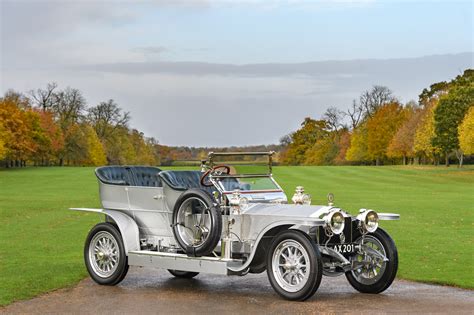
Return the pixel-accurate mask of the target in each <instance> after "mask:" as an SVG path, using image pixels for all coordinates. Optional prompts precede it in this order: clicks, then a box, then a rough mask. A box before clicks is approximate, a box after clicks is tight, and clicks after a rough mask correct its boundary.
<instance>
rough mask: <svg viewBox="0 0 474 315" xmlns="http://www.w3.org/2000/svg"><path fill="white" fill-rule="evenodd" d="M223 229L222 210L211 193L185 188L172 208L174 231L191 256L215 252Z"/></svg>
mask: <svg viewBox="0 0 474 315" xmlns="http://www.w3.org/2000/svg"><path fill="white" fill-rule="evenodd" d="M221 232H222V214H221V212H220V209H219V207H218V206H217V205H215V204H214V202H213V200H212V198H211V196H210V195H209V194H208V193H207V192H205V191H203V190H200V189H190V190H188V191H186V192H184V193H183V194H182V195H181V196H180V197H179V198H178V200H177V201H176V205H175V208H174V212H173V233H174V236H175V238H176V240H177V241H178V243H179V245H180V246H181V248H182V249H183V250H184V251H185V252H186V253H187V254H188V255H191V256H204V255H208V254H210V253H212V251H213V250H214V248H215V247H216V246H217V243H218V242H219V238H220V236H221Z"/></svg>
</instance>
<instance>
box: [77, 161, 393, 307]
mask: <svg viewBox="0 0 474 315" xmlns="http://www.w3.org/2000/svg"><path fill="white" fill-rule="evenodd" d="M272 155H273V152H254V153H210V154H209V156H208V158H207V160H204V161H203V162H202V170H201V171H182V170H164V171H162V170H160V169H159V168H157V167H148V166H104V167H100V168H97V169H96V172H95V173H96V175H97V178H98V180H99V191H100V198H101V202H102V209H90V208H73V210H81V211H92V212H97V213H99V214H104V215H105V222H103V223H99V224H97V225H96V226H94V227H93V228H92V230H91V231H90V232H89V235H88V236H87V239H86V243H85V247H84V259H85V264H86V267H87V270H88V272H89V274H90V276H91V278H92V279H93V280H94V281H95V282H97V283H98V284H103V285H115V284H118V283H119V282H120V281H122V279H123V278H124V277H125V275H126V274H127V271H128V268H129V266H146V267H157V268H164V269H168V271H169V272H170V273H171V274H172V275H173V276H176V277H183V278H192V277H194V276H196V275H197V274H198V273H200V272H201V273H212V274H221V275H237V276H244V275H246V274H247V273H261V272H264V271H265V270H266V271H267V275H268V278H269V280H270V283H271V285H272V286H273V288H274V289H275V291H276V292H277V293H278V294H280V295H281V296H282V297H284V298H286V299H289V300H300V301H302V300H305V299H307V298H309V297H311V296H312V295H313V294H314V293H315V292H316V290H317V289H318V287H319V284H320V282H321V277H322V276H323V275H325V276H329V277H333V276H339V275H345V276H346V277H347V279H348V281H349V283H350V284H351V285H352V286H353V287H354V288H355V289H357V290H358V291H360V292H364V293H379V292H382V291H384V290H385V289H387V288H388V287H389V286H390V285H391V283H392V282H393V280H394V278H395V275H396V273H397V268H398V255H397V249H396V247H395V243H394V241H393V240H392V239H391V238H390V236H389V235H388V234H387V233H386V232H385V231H384V230H382V229H381V228H379V227H378V225H379V221H380V220H397V219H399V215H397V214H389V213H377V212H375V211H374V210H370V209H360V211H359V213H358V214H357V215H355V216H353V215H350V214H349V213H348V212H346V211H345V210H343V209H340V208H338V207H335V206H334V204H333V196H332V194H329V195H328V205H318V206H317V205H311V197H310V196H309V195H308V194H305V192H304V189H303V187H301V186H298V187H297V188H296V192H295V194H294V195H293V197H292V198H291V199H292V200H291V201H292V204H289V203H288V200H287V197H286V195H285V193H284V191H283V190H282V188H281V187H280V186H279V185H278V183H277V182H276V181H275V179H274V178H273V176H272ZM246 157H247V158H248V157H250V159H247V160H251V159H253V160H259V161H262V159H264V160H265V164H264V165H265V168H264V171H259V172H257V173H255V172H253V173H251V174H247V172H245V173H246V174H242V173H239V172H238V171H237V170H238V168H236V167H234V166H230V165H229V164H226V163H225V161H229V160H230V159H231V158H232V159H234V160H245V158H246ZM218 160H223V161H224V162H220V163H218ZM243 169H244V170H245V169H246V168H243ZM247 169H249V168H247Z"/></svg>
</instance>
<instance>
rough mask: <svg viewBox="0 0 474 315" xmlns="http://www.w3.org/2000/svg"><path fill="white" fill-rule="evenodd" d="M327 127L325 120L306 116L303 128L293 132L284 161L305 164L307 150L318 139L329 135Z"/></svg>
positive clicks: (291, 163)
mask: <svg viewBox="0 0 474 315" xmlns="http://www.w3.org/2000/svg"><path fill="white" fill-rule="evenodd" d="M327 128H328V127H327V122H326V121H324V120H314V119H311V118H309V117H307V118H305V120H304V121H303V122H302V123H301V128H300V129H298V130H297V131H295V132H294V133H293V134H292V136H291V140H292V142H291V143H290V145H289V146H288V150H287V151H286V153H285V156H284V157H283V160H282V163H284V164H290V165H299V164H303V163H304V162H305V160H306V155H305V154H306V152H307V151H308V150H309V149H310V148H311V147H312V146H313V145H314V144H315V143H316V141H317V140H319V139H322V138H324V137H325V136H326V135H327V133H328V130H327Z"/></svg>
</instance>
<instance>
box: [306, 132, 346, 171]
mask: <svg viewBox="0 0 474 315" xmlns="http://www.w3.org/2000/svg"><path fill="white" fill-rule="evenodd" d="M337 153H338V147H337V144H336V143H335V141H334V137H333V136H331V135H327V136H325V137H322V138H320V139H318V140H317V141H316V143H315V144H314V145H313V146H312V147H311V148H309V149H308V151H307V152H306V154H305V155H306V159H305V161H304V164H306V165H331V164H334V158H335V157H336V155H337Z"/></svg>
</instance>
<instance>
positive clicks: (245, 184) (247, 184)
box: [218, 176, 280, 191]
mask: <svg viewBox="0 0 474 315" xmlns="http://www.w3.org/2000/svg"><path fill="white" fill-rule="evenodd" d="M218 182H219V183H220V185H221V188H222V189H223V190H224V191H233V190H236V189H239V190H240V191H260V190H263V191H265V190H275V189H278V190H279V189H280V188H279V187H278V186H277V185H276V184H275V182H274V181H273V180H272V179H271V178H270V176H268V177H267V176H265V177H262V176H259V177H226V178H219V179H218Z"/></svg>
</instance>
